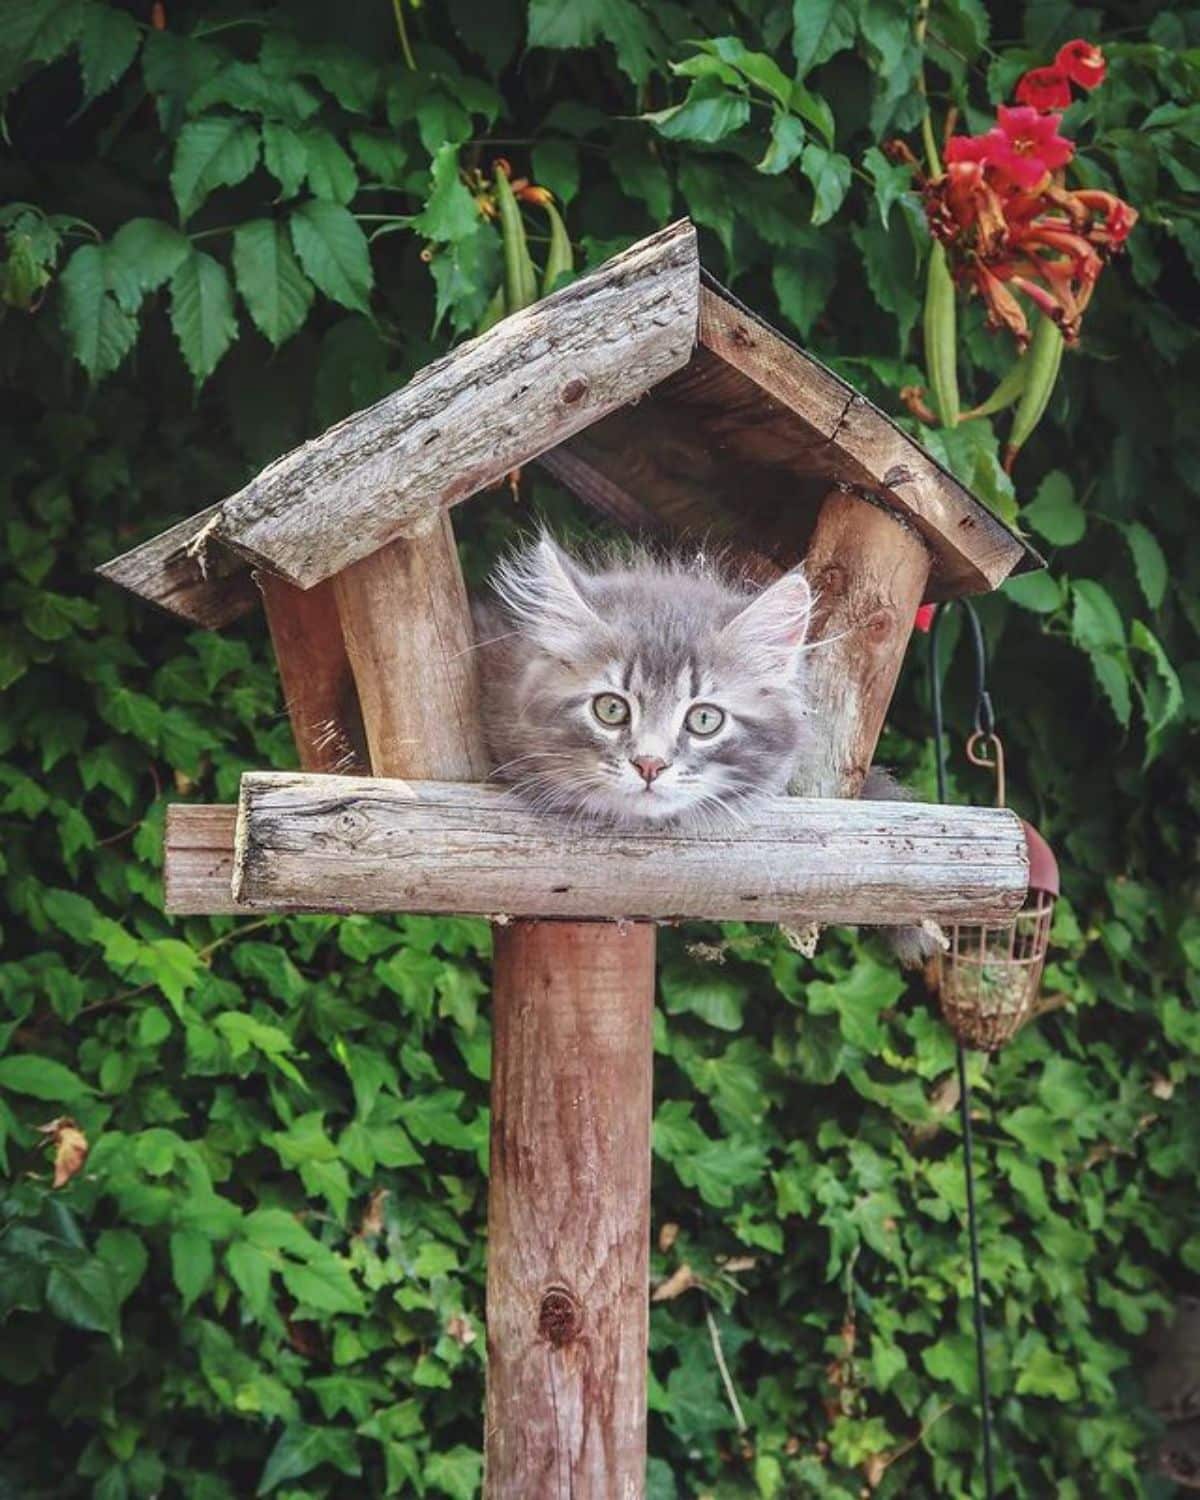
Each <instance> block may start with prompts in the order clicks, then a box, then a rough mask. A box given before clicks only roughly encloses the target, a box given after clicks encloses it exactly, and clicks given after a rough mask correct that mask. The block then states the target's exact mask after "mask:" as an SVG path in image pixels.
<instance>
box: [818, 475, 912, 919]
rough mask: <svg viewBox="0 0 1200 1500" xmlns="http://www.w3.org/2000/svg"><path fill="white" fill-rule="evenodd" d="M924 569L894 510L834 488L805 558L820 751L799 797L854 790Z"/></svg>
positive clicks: (904, 643) (900, 656)
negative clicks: (812, 596)
mask: <svg viewBox="0 0 1200 1500" xmlns="http://www.w3.org/2000/svg"><path fill="white" fill-rule="evenodd" d="M929 566H930V557H929V552H928V549H927V547H926V545H925V542H924V540H923V539H922V537H920V536H919V535H918V534H917V533H916V532H915V531H914V530H913V529H912V528H911V527H908V526H906V525H904V524H903V523H902V522H900V521H899V520H897V518H896V517H895V515H894V514H891V513H889V512H888V511H885V510H882V509H880V508H879V507H878V506H874V505H870V504H868V503H867V502H866V501H865V500H859V499H856V498H855V497H854V496H851V495H845V494H838V493H835V494H832V495H830V496H829V498H828V499H827V500H826V501H825V504H824V505H823V506H822V508H821V511H820V514H819V516H818V518H817V524H816V527H815V529H814V531H813V535H812V538H811V540H810V542H809V549H808V553H807V556H806V558H805V571H806V572H807V574H808V578H809V581H810V583H811V584H812V586H813V592H814V594H815V595H816V600H817V603H816V611H815V620H814V624H813V628H812V632H811V634H812V639H813V642H814V645H813V649H812V650H811V651H810V652H809V653H808V655H807V657H806V658H805V662H806V670H807V672H808V689H809V700H810V704H811V713H812V719H813V722H814V724H815V725H817V726H819V735H818V736H816V738H818V740H819V743H820V746H821V754H820V755H819V756H818V757H815V758H814V759H813V760H812V761H810V762H808V763H807V764H806V766H805V771H804V774H802V775H800V776H798V777H797V778H796V780H795V781H794V782H793V784H792V790H793V791H794V792H795V793H797V794H798V795H799V796H802V797H857V796H858V793H859V790H860V789H861V787H862V783H863V778H864V776H865V775H866V773H867V770H868V768H869V767H870V765H871V761H872V759H873V757H874V755H875V747H876V744H877V743H878V740H879V735H880V731H881V730H882V729H883V721H884V718H885V717H886V715H887V711H888V707H889V705H890V704H891V701H892V694H893V692H894V691H895V687H896V678H897V677H898V676H899V673H900V668H901V666H902V665H903V662H904V653H905V651H906V649H907V647H908V642H909V638H910V636H911V634H912V628H913V619H914V617H915V615H916V611H917V607H918V605H919V604H920V602H921V599H922V597H923V596H924V593H925V585H926V580H927V578H928V576H929ZM925 915H928V916H934V917H937V916H938V915H939V913H936V912H927V913H925Z"/></svg>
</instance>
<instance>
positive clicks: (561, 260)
mask: <svg viewBox="0 0 1200 1500" xmlns="http://www.w3.org/2000/svg"><path fill="white" fill-rule="evenodd" d="M543 207H544V208H545V210H546V217H547V218H548V219H549V220H550V251H549V254H548V255H547V256H546V269H545V271H544V272H543V273H542V296H543V297H545V296H547V295H548V294H549V293H550V292H552V291H553V290H554V283H555V282H556V281H557V280H558V278H559V277H560V276H561V275H563V273H564V272H567V271H573V270H574V269H575V252H574V251H573V250H572V249H571V238H570V236H569V235H568V234H567V226H566V225H565V224H564V223H563V221H562V215H561V214H560V213H559V211H558V209H557V208H555V206H554V204H553V203H546V204H544V205H543Z"/></svg>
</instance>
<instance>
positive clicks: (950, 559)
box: [700, 287, 1029, 594]
mask: <svg viewBox="0 0 1200 1500" xmlns="http://www.w3.org/2000/svg"><path fill="white" fill-rule="evenodd" d="M700 342H701V344H702V345H703V346H704V347H705V348H707V349H710V350H712V351H713V353H714V354H717V355H719V356H720V358H721V359H722V360H724V361H725V362H726V363H727V364H728V365H730V366H732V367H733V368H734V369H736V370H739V371H740V372H741V373H742V374H744V375H746V376H748V377H749V378H750V379H751V380H753V381H754V383H755V384H756V385H758V386H759V387H760V389H761V390H762V392H763V393H764V394H765V395H766V396H768V397H770V398H772V399H773V400H775V401H777V402H779V403H780V404H781V405H783V406H784V407H786V408H787V409H788V410H789V411H792V412H795V413H797V414H798V415H799V416H800V417H802V418H804V419H805V421H807V422H809V423H810V424H811V425H812V426H813V427H814V428H815V429H816V430H817V431H818V432H820V433H821V435H822V436H823V437H824V438H825V440H826V441H827V442H828V443H829V444H830V445H831V446H832V447H833V448H835V449H836V450H838V451H839V452H840V453H842V454H844V455H845V456H846V458H847V459H849V460H850V461H851V462H852V463H855V464H858V465H861V467H862V469H863V470H865V472H866V473H867V474H868V475H869V476H870V482H871V484H872V485H873V486H876V487H878V489H879V490H880V492H881V498H883V499H886V500H887V501H888V502H889V503H893V504H895V506H896V507H897V508H898V509H899V510H900V511H901V512H902V513H904V514H905V515H906V516H907V517H908V518H909V519H910V520H911V521H912V523H913V524H914V525H915V526H916V527H917V528H918V529H919V530H920V531H921V532H922V533H923V535H925V537H926V538H927V540H928V541H929V543H930V546H931V548H932V550H933V552H934V553H935V554H936V555H937V557H938V559H939V564H940V567H939V572H940V573H942V574H944V575H945V576H944V580H942V582H943V591H944V592H945V593H946V594H953V593H979V592H985V591H987V590H988V589H993V588H995V587H996V586H997V585H998V584H999V583H1001V582H1003V580H1004V579H1005V578H1007V577H1008V575H1009V574H1010V573H1011V572H1012V571H1013V569H1014V568H1015V567H1016V566H1017V564H1018V563H1019V562H1021V561H1022V559H1023V558H1025V557H1026V556H1027V555H1028V552H1029V549H1028V548H1027V547H1026V546H1025V544H1024V543H1023V542H1022V541H1021V540H1020V539H1019V538H1018V537H1016V536H1014V535H1013V533H1012V532H1010V531H1009V530H1008V528H1007V527H1005V526H1004V525H1002V523H1001V522H1000V521H998V520H997V519H996V517H995V516H993V515H992V514H991V513H990V511H988V510H987V509H986V507H984V506H983V505H981V504H980V503H979V501H977V500H976V499H975V498H974V496H973V495H971V493H970V492H969V491H968V490H966V489H964V488H963V486H962V485H961V484H959V483H958V481H957V480H956V479H954V478H953V477H952V476H951V475H950V474H949V473H947V472H946V470H945V469H943V468H942V467H941V466H940V465H939V464H937V463H935V462H934V460H933V459H932V458H931V457H930V456H929V454H928V453H926V452H925V450H924V449H923V448H921V447H920V445H919V444H917V443H915V442H913V440H912V439H911V438H910V437H908V436H907V435H906V434H905V433H903V432H901V431H900V429H899V428H898V427H896V426H895V424H894V423H892V422H891V421H889V420H888V418H887V417H885V416H884V415H883V413H882V412H881V411H879V409H878V408H877V407H875V406H873V405H872V404H871V402H869V401H868V400H867V399H866V397H865V396H860V395H859V394H858V392H857V391H855V390H854V389H853V387H851V386H849V385H847V384H846V383H845V382H844V381H842V380H839V379H838V377H837V376H836V375H834V374H833V372H832V371H830V370H827V369H825V367H824V366H823V365H822V364H820V363H819V361H817V360H815V359H813V358H812V357H811V356H809V355H806V354H803V353H801V352H800V351H799V350H798V349H795V348H794V347H792V346H791V345H789V344H788V343H787V341H786V340H785V339H783V338H781V337H780V336H779V334H777V333H776V332H775V331H774V330H773V329H772V328H770V327H769V326H768V325H767V324H766V323H763V322H760V321H759V319H757V318H755V317H753V316H752V315H751V314H749V313H746V312H743V311H741V310H740V309H739V308H737V307H735V306H733V304H732V303H730V302H728V301H726V300H725V298H723V297H721V296H720V295H719V294H718V293H716V292H714V291H713V290H711V289H710V288H708V287H705V288H704V289H703V290H702V291H701V294H700Z"/></svg>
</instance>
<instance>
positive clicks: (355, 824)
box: [168, 772, 1028, 924]
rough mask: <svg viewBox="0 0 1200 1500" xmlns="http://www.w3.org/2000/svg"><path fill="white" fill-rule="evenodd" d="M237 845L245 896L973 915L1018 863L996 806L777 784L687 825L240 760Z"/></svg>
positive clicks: (360, 905)
mask: <svg viewBox="0 0 1200 1500" xmlns="http://www.w3.org/2000/svg"><path fill="white" fill-rule="evenodd" d="M197 842H198V841H197ZM238 847H239V854H238V859H237V868H236V870H235V874H234V883H233V890H234V895H235V897H236V900H237V903H238V909H241V910H249V911H272V910H278V911H323V912H336V911H344V912H349V911H404V912H464V913H475V914H479V915H485V916H486V915H501V916H507V917H511V916H533V915H538V916H547V917H579V918H589V917H590V918H608V919H616V918H645V919H647V920H670V919H672V918H675V917H700V918H709V919H712V920H729V921H735V920H744V921H761V922H771V921H780V920H785V919H787V918H789V917H794V916H795V915H796V914H797V913H799V912H803V913H804V914H805V915H806V916H808V917H810V918H812V919H814V920H820V921H825V922H852V923H866V924H872V923H895V922H911V921H920V920H921V919H923V918H925V917H934V918H941V919H945V920H951V919H955V920H961V921H970V920H975V919H979V920H982V919H984V918H985V917H986V918H992V917H995V918H999V917H1003V916H1004V915H1006V914H1010V913H1011V912H1012V911H1014V910H1015V909H1016V908H1017V907H1018V906H1019V905H1020V902H1021V899H1022V897H1023V896H1024V892H1025V886H1026V875H1027V868H1028V864H1027V855H1026V852H1025V844H1024V840H1023V838H1022V835H1021V830H1020V824H1019V821H1018V819H1017V818H1016V816H1015V814H1013V813H1012V812H1008V811H1005V810H1004V809H999V810H997V809H995V808H977V807H942V806H931V805H929V804H922V803H909V802H851V801H844V800H838V801H817V800H805V799H800V798H794V797H781V798H778V799H775V800H771V801H767V802H766V803H765V805H764V806H763V807H762V808H761V809H760V810H758V811H755V812H753V813H751V814H749V815H746V816H745V818H744V821H739V822H738V823H736V824H734V823H731V824H730V826H729V827H727V828H722V829H720V830H714V831H710V832H705V833H703V834H681V833H672V832H670V831H669V830H658V831H646V832H643V831H641V830H626V829H606V828H595V827H592V828H588V827H579V826H577V825H576V824H575V823H574V822H573V821H572V820H571V819H570V818H568V817H566V816H555V815H550V814H545V813H536V812H530V811H528V810H526V809H525V808H522V807H521V806H520V805H519V804H517V803H515V802H514V801H513V799H512V797H511V795H510V794H509V793H508V792H507V791H505V790H504V789H502V788H499V787H494V786H473V785H461V784H449V783H444V782H430V781H423V782H415V781H414V782H403V781H394V780H380V779H374V778H372V779H369V780H364V779H353V780H346V779H344V778H342V777H329V776H305V775H301V774H294V773H293V774H289V773H286V772H252V773H249V774H247V775H246V776H244V777H243V779H242V797H241V803H240V813H239V824H238ZM173 853H174V851H173V850H170V849H169V850H168V857H169V858H172V857H173Z"/></svg>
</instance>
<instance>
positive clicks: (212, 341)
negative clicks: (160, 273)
mask: <svg viewBox="0 0 1200 1500" xmlns="http://www.w3.org/2000/svg"><path fill="white" fill-rule="evenodd" d="M171 327H172V329H173V330H174V333H175V337H176V339H178V341H179V348H180V352H181V353H182V355H183V360H184V363H185V364H186V365H187V367H188V369H189V370H190V371H191V372H192V379H193V380H194V381H195V382H196V384H197V385H198V386H199V385H203V384H204V382H205V381H206V380H207V379H208V377H209V376H210V375H211V374H212V372H213V371H214V370H215V369H216V367H217V365H218V364H219V363H220V362H221V358H222V356H223V355H224V354H225V352H226V350H227V349H228V348H229V346H230V344H231V343H232V342H233V339H234V335H235V334H236V333H237V319H236V317H235V316H234V312H233V291H232V289H231V287H230V285H229V277H228V275H227V274H226V271H225V267H224V266H223V265H221V263H220V261H216V260H214V259H213V258H212V256H211V255H205V254H204V252H203V251H202V250H193V251H192V253H191V254H190V255H189V256H188V258H187V260H185V261H183V262H182V263H181V265H180V267H179V269H178V270H177V271H176V272H175V274H174V276H172V277H171Z"/></svg>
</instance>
